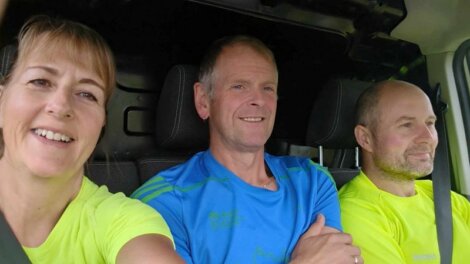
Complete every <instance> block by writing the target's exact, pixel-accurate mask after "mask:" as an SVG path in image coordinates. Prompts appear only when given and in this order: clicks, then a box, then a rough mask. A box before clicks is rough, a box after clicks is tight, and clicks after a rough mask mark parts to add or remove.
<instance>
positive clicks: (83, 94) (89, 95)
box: [78, 92, 98, 102]
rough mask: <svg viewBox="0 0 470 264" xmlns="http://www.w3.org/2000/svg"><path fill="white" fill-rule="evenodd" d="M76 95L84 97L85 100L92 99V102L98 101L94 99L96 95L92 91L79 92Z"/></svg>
mask: <svg viewBox="0 0 470 264" xmlns="http://www.w3.org/2000/svg"><path fill="white" fill-rule="evenodd" d="M78 95H79V96H80V97H83V98H86V99H87V100H90V101H93V102H96V101H98V100H97V99H96V96H94V95H93V94H92V93H89V92H79V93H78Z"/></svg>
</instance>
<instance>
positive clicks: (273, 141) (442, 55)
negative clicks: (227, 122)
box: [0, 0, 470, 244]
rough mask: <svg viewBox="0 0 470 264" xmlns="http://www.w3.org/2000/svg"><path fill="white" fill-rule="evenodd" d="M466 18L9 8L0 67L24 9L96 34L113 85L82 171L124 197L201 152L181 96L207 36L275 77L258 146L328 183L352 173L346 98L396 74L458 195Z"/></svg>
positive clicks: (122, 1) (465, 113) (416, 6)
mask: <svg viewBox="0 0 470 264" xmlns="http://www.w3.org/2000/svg"><path fill="white" fill-rule="evenodd" d="M469 12H470V4H469V3H468V1H465V0H455V1H450V2H448V1H440V0H426V1H417V0H171V1H146V0H80V1H75V0H14V1H9V2H8V6H7V9H6V10H5V12H4V14H3V17H2V22H1V23H2V24H1V28H0V46H2V47H4V48H2V50H1V52H0V59H1V62H2V63H1V65H0V73H1V74H3V75H4V74H5V73H6V72H7V70H8V67H9V62H10V61H11V58H12V56H13V55H14V52H15V49H14V48H12V47H14V46H15V34H17V33H18V31H19V29H20V27H21V25H22V24H23V23H24V21H25V20H26V19H28V18H29V17H30V16H32V15H36V14H47V15H50V16H57V17H63V18H68V19H72V20H76V21H79V22H81V23H84V24H86V25H88V26H89V27H91V28H93V29H95V30H96V31H98V32H99V33H100V34H101V35H102V36H103V37H104V38H105V39H106V40H107V42H108V44H109V45H110V47H111V48H112V50H113V52H114V55H115V59H116V66H117V79H116V89H115V91H114V93H113V95H112V97H111V99H110V101H109V102H108V105H107V111H106V112H107V120H106V125H105V127H104V129H103V131H102V135H101V137H100V140H99V143H98V146H97V147H96V149H95V151H94V153H93V154H92V156H91V157H90V159H89V161H88V162H87V164H86V165H85V175H87V176H88V177H89V178H90V179H91V180H92V181H94V182H95V183H97V184H99V185H103V184H104V185H107V186H108V188H109V190H110V191H111V192H123V193H124V194H126V195H130V194H131V193H132V192H133V191H134V190H136V189H137V188H138V187H139V186H140V185H142V184H143V183H144V182H145V181H146V180H148V179H149V178H151V177H152V176H153V175H155V174H157V173H158V172H159V171H161V170H163V169H166V168H169V167H171V166H175V165H178V164H181V163H183V162H184V161H186V160H187V159H188V158H189V157H191V156H192V155H193V154H195V153H196V152H198V151H201V150H205V149H206V148H207V147H208V127H207V123H205V122H204V121H202V120H201V119H200V118H199V117H198V115H197V113H196V111H195V108H194V102H193V84H194V82H195V81H196V80H197V72H198V64H199V61H200V60H201V57H202V55H203V54H204V51H205V49H206V48H207V47H208V46H209V44H210V43H212V42H213V41H214V40H216V39H218V38H221V37H223V36H227V35H237V34H245V35H251V36H254V37H256V38H259V39H260V40H261V41H263V42H264V43H265V44H266V45H267V46H268V47H269V48H270V49H271V50H272V51H273V53H274V55H275V57H276V62H277V66H278V71H279V85H278V106H277V114H276V122H275V125H274V129H273V133H272V135H271V137H270V139H269V140H268V142H267V144H266V151H267V152H269V153H271V154H275V155H299V156H307V157H310V158H311V159H312V160H314V161H315V162H318V163H319V164H321V165H322V166H325V167H327V168H328V169H329V171H330V172H331V174H332V176H333V178H334V179H335V181H336V186H337V189H339V188H340V187H341V186H342V185H343V184H344V183H346V182H347V181H349V180H350V179H352V178H353V177H354V176H355V175H356V174H357V173H358V171H359V169H360V166H361V165H360V157H359V154H358V153H359V152H358V149H357V144H356V142H355V140H354V135H353V120H354V117H353V111H352V109H353V108H354V105H355V102H356V100H357V98H358V96H359V95H360V93H361V92H362V91H363V90H364V89H365V88H367V87H368V86H370V85H371V83H373V82H376V81H381V80H385V79H400V80H405V81H409V82H411V83H414V84H416V85H418V86H419V87H421V88H422V89H423V90H424V91H425V92H426V93H427V94H428V95H430V97H431V99H432V101H433V102H434V103H435V106H436V112H439V114H440V113H441V112H442V113H443V114H444V112H445V113H446V116H445V117H444V116H443V118H441V120H442V123H443V128H442V129H443V132H442V133H441V132H439V133H440V135H443V138H440V139H439V141H440V142H443V143H440V144H439V146H438V147H439V148H443V149H442V150H439V153H443V154H440V155H443V156H438V157H439V158H436V160H438V161H443V162H442V163H446V164H444V165H446V166H447V167H445V166H444V171H446V172H445V173H447V174H449V176H448V177H447V178H448V180H449V181H451V182H449V186H447V187H446V188H447V189H444V191H443V192H444V193H445V192H446V191H447V192H448V190H449V189H450V188H451V189H452V190H454V191H457V192H459V193H461V194H463V195H466V197H467V198H469V197H470V176H468V175H470V162H469V160H470V158H469V156H470V155H469V153H468V142H470V121H469V120H470V101H469V100H470V95H469V93H470V92H469V91H470V89H469V88H468V87H469V86H470V84H469V82H468V79H469V77H468V76H470V74H469V68H470V64H469V59H468V57H469V56H470V52H469V51H470V41H469V40H468V39H469V38H470V23H468V13H469ZM465 40H467V41H465ZM438 88H439V89H438ZM441 100H442V101H444V102H446V104H445V103H441ZM444 106H447V108H445V107H444ZM441 109H442V111H441ZM445 109H447V110H446V111H445ZM446 132H447V134H446ZM447 143H448V145H447ZM448 159H449V161H448ZM449 166H450V168H448V167H449ZM439 167H441V166H440V165H439ZM433 180H434V178H433ZM438 185H439V186H441V185H442V186H444V185H445V184H441V183H439V184H438ZM441 192H442V191H441ZM435 194H436V193H435ZM436 203H437V202H436ZM436 212H437V210H436ZM447 212H448V211H445V210H444V211H442V214H443V215H446V214H448V213H447ZM450 217H451V214H450ZM437 218H439V217H437ZM439 221H440V220H439ZM439 225H440V224H439V223H438V226H439ZM438 231H439V232H440V233H452V232H451V230H450V231H449V230H446V229H442V228H439V227H438ZM439 239H441V238H439ZM447 239H449V238H447ZM443 241H449V240H443ZM440 244H445V242H444V243H440ZM447 244H452V243H447Z"/></svg>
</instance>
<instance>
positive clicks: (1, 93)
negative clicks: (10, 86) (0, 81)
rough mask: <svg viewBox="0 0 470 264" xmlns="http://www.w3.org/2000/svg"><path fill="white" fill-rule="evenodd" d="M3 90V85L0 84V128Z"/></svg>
mask: <svg viewBox="0 0 470 264" xmlns="http://www.w3.org/2000/svg"><path fill="white" fill-rule="evenodd" d="M4 90H5V86H4V85H0V128H1V127H3V117H2V111H3V110H2V109H3V91H4Z"/></svg>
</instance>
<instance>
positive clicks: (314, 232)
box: [302, 214, 325, 237]
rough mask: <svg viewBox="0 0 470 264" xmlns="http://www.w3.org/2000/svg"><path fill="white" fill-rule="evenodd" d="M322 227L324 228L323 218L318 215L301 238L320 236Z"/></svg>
mask: <svg viewBox="0 0 470 264" xmlns="http://www.w3.org/2000/svg"><path fill="white" fill-rule="evenodd" d="M323 227H325V216H323V215H322V214H318V215H317V219H316V220H315V222H314V223H313V224H312V225H311V226H310V227H309V228H308V230H307V231H306V232H305V233H304V234H303V235H302V237H309V236H318V235H319V234H321V231H322V229H323Z"/></svg>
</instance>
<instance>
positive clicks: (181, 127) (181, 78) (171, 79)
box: [155, 65, 209, 149]
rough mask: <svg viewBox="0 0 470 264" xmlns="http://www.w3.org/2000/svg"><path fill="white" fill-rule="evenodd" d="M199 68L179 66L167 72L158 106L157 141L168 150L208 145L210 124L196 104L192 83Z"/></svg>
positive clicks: (198, 147) (200, 147)
mask: <svg viewBox="0 0 470 264" xmlns="http://www.w3.org/2000/svg"><path fill="white" fill-rule="evenodd" d="M197 73H198V69H197V67H195V66H192V65H176V66H173V67H172V68H171V69H170V71H169V72H168V74H167V76H166V79H165V83H164V85H163V88H162V91H161V94H160V98H159V100H158V106H157V113H156V116H157V120H156V129H155V130H156V132H155V136H156V142H157V145H159V146H161V147H163V148H166V149H202V148H206V147H207V146H208V142H209V130H208V127H207V123H205V122H203V121H202V119H201V118H199V116H198V114H197V112H196V108H195V106H194V95H193V85H194V82H196V80H197Z"/></svg>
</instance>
